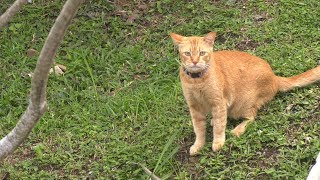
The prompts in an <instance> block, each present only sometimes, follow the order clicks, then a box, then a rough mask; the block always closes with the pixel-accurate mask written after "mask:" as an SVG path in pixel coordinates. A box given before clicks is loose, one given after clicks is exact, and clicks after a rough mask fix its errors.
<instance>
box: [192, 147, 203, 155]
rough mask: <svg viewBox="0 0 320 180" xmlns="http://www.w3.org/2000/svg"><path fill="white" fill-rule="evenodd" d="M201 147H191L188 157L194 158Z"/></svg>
mask: <svg viewBox="0 0 320 180" xmlns="http://www.w3.org/2000/svg"><path fill="white" fill-rule="evenodd" d="M201 148H202V146H200V145H195V144H194V145H192V146H191V147H190V156H194V155H197V154H198V153H199V151H200V150H201Z"/></svg>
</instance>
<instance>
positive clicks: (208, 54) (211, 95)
mask: <svg viewBox="0 0 320 180" xmlns="http://www.w3.org/2000/svg"><path fill="white" fill-rule="evenodd" d="M170 36H171V38H172V39H173V41H174V43H175V44H176V45H178V47H179V54H180V59H181V68H180V79H181V83H182V89H183V94H184V97H185V99H186V101H187V103H188V106H189V109H190V114H191V117H192V123H193V128H194V132H195V134H196V140H195V142H194V144H193V145H192V146H191V148H190V154H191V155H194V154H196V153H198V152H199V150H200V149H201V148H202V147H203V145H204V144H205V131H206V114H207V113H209V112H211V113H212V117H213V119H212V121H211V123H212V126H213V136H214V139H213V144H212V149H213V151H217V150H219V149H220V148H221V147H222V146H223V144H224V142H225V129H226V124H227V116H228V117H231V118H235V119H237V118H244V119H245V120H244V121H243V122H242V123H241V124H239V125H238V126H237V127H236V128H234V129H233V130H232V131H231V132H232V133H233V134H234V135H235V136H240V135H241V134H242V133H244V131H245V129H246V125H247V124H248V122H250V121H253V120H254V118H255V116H256V114H257V111H258V109H259V108H260V107H261V106H262V105H263V104H265V103H266V102H268V101H269V100H271V99H272V98H273V97H274V96H275V95H276V93H277V92H278V91H281V92H285V91H288V90H290V89H293V88H295V87H302V86H306V85H308V84H311V83H313V82H316V81H318V80H320V66H318V67H316V68H314V69H311V70H309V71H307V72H304V73H302V74H300V75H297V76H293V77H289V78H285V77H278V76H276V75H275V74H274V73H273V72H272V69H271V68H270V66H269V64H268V63H267V62H265V61H264V60H262V59H260V58H258V57H256V56H253V55H250V54H248V53H245V52H239V51H217V52H213V51H212V46H213V44H214V40H215V37H216V33H215V32H211V33H209V34H207V35H206V36H204V37H197V36H192V37H184V36H181V35H178V34H174V33H171V34H170Z"/></svg>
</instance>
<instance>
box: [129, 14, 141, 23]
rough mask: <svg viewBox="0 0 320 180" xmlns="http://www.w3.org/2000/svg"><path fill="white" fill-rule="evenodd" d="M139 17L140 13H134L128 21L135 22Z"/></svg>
mask: <svg viewBox="0 0 320 180" xmlns="http://www.w3.org/2000/svg"><path fill="white" fill-rule="evenodd" d="M138 17H139V15H138V14H136V13H133V14H131V15H130V16H129V17H128V19H127V22H128V23H133V22H134V20H136V19H137V18H138Z"/></svg>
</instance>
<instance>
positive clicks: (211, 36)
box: [203, 32, 217, 46]
mask: <svg viewBox="0 0 320 180" xmlns="http://www.w3.org/2000/svg"><path fill="white" fill-rule="evenodd" d="M216 35H217V33H216V32H209V33H208V34H207V35H205V36H204V37H203V40H204V41H205V42H206V43H208V44H209V45H210V46H213V44H214V40H215V38H216Z"/></svg>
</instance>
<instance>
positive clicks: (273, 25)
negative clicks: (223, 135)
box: [0, 0, 320, 179]
mask: <svg viewBox="0 0 320 180" xmlns="http://www.w3.org/2000/svg"><path fill="white" fill-rule="evenodd" d="M12 2H13V0H4V2H3V3H1V5H0V12H3V11H4V10H5V9H6V8H7V7H8V6H9V4H11V3H12ZM62 4H63V1H62V0H57V1H50V2H49V1H45V0H41V1H35V2H34V3H33V4H29V5H27V6H25V7H24V8H23V10H22V11H21V12H20V13H19V14H17V15H16V16H15V18H14V19H13V20H12V22H11V23H10V24H9V25H8V26H7V27H6V28H3V29H2V30H1V31H0V42H1V43H0V68H1V69H2V71H1V72H0V91H1V93H0V95H1V101H0V106H1V109H0V117H1V122H0V136H1V137H3V136H4V135H5V134H7V133H8V132H9V131H10V130H11V129H12V128H13V127H14V125H15V124H16V122H17V120H18V119H19V117H20V116H21V114H22V113H23V111H24V109H25V108H26V106H27V102H28V101H27V100H28V97H27V96H28V92H29V89H30V78H29V77H28V76H27V74H28V73H30V72H32V71H33V69H34V67H35V64H36V60H37V57H27V56H26V51H27V50H28V49H30V48H32V49H36V50H38V51H40V50H41V47H42V45H43V43H44V40H45V37H46V36H47V33H48V31H49V30H50V27H51V26H52V24H53V22H54V20H55V18H56V16H57V15H58V13H59V10H60V9H61V7H62ZM319 8H320V2H319V1H317V0H311V1H308V2H295V1H289V0H281V1H231V0H230V1H226V2H224V1H217V2H214V1H208V0H197V1H194V2H192V3H191V2H185V1H169V0H163V1H157V2H155V1H152V2H150V3H144V2H143V1H139V0H137V1H132V2H126V1H116V2H115V3H112V2H111V1H110V2H109V1H102V0H101V1H87V4H86V5H83V6H82V8H81V9H80V10H79V12H78V15H77V16H76V17H75V19H74V20H73V24H72V25H71V27H70V28H69V29H68V32H67V33H66V36H65V38H64V41H63V43H62V45H61V47H60V49H59V51H58V53H57V55H56V59H55V60H56V62H57V63H60V64H63V65H65V66H67V71H66V73H65V74H64V75H63V76H50V79H49V84H48V101H49V109H48V111H47V112H46V113H45V115H44V117H43V118H42V119H41V120H40V121H39V123H38V124H37V126H36V127H35V129H34V130H33V131H32V133H31V134H30V136H29V137H28V139H27V140H26V141H25V142H24V143H23V145H22V146H21V147H20V148H19V149H18V150H17V151H15V153H14V154H13V155H11V156H10V157H8V158H7V159H6V160H5V161H4V162H2V164H1V165H0V177H2V178H3V177H7V178H8V177H10V178H11V179H20V178H22V177H23V178H27V179H40V178H46V179H60V178H61V179H62V178H68V179H71V178H89V179H96V178H102V179H147V178H148V177H149V175H147V174H146V173H145V172H144V170H143V169H142V167H141V166H139V165H137V164H142V165H144V166H145V167H147V168H148V169H150V170H151V171H154V173H155V174H156V175H157V176H159V177H162V178H163V179H166V178H169V179H208V178H211V179H245V178H246V179H257V178H260V179H293V178H295V179H305V178H306V176H307V173H308V171H309V168H310V166H311V165H312V164H314V162H315V156H316V155H317V154H318V151H319V148H320V141H319V134H320V121H319V100H320V96H319V93H320V89H319V85H312V86H309V87H307V88H303V89H295V90H293V91H291V92H288V93H281V94H279V95H278V96H277V97H276V98H275V99H274V100H273V101H271V102H270V103H269V104H268V105H266V106H265V107H264V108H262V109H261V110H260V112H259V114H258V117H257V120H256V121H255V122H254V123H252V124H251V125H250V126H249V128H248V130H247V132H246V133H245V134H244V135H243V136H242V137H240V138H236V137H233V136H232V135H231V134H230V130H231V129H232V128H233V127H234V126H236V125H237V124H238V123H239V121H236V120H230V121H229V123H228V127H227V128H228V131H227V141H226V145H225V146H224V147H223V149H222V150H221V151H219V152H217V153H214V152H212V151H211V148H210V147H211V143H210V141H211V140H212V137H211V135H210V134H211V132H212V130H211V129H210V128H209V127H208V133H207V135H208V143H207V144H206V146H205V148H204V149H203V150H202V151H201V154H200V155H199V156H196V157H190V156H189V155H188V149H189V147H190V146H191V145H192V143H193V140H194V134H193V130H192V124H191V120H190V117H189V115H188V108H187V106H186V103H185V101H184V99H183V96H182V91H181V87H180V84H179V77H178V68H179V64H178V63H177V59H178V55H177V52H176V51H175V50H174V47H173V43H172V42H171V39H170V38H169V37H168V34H169V32H176V33H181V34H184V35H202V34H205V33H207V32H209V31H217V32H218V37H217V39H216V43H215V47H214V48H215V50H222V49H237V50H242V51H247V52H249V53H252V54H255V55H258V56H260V57H262V58H264V59H265V60H266V61H268V62H269V63H270V64H271V66H272V68H273V69H274V72H275V73H276V74H277V75H281V76H291V75H295V74H298V73H301V72H303V71H306V70H308V69H310V68H312V67H315V66H316V65H317V64H318V61H319V58H320V46H319V42H320V41H319V38H320V34H319V23H320V22H319V19H318V17H320V12H319Z"/></svg>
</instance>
